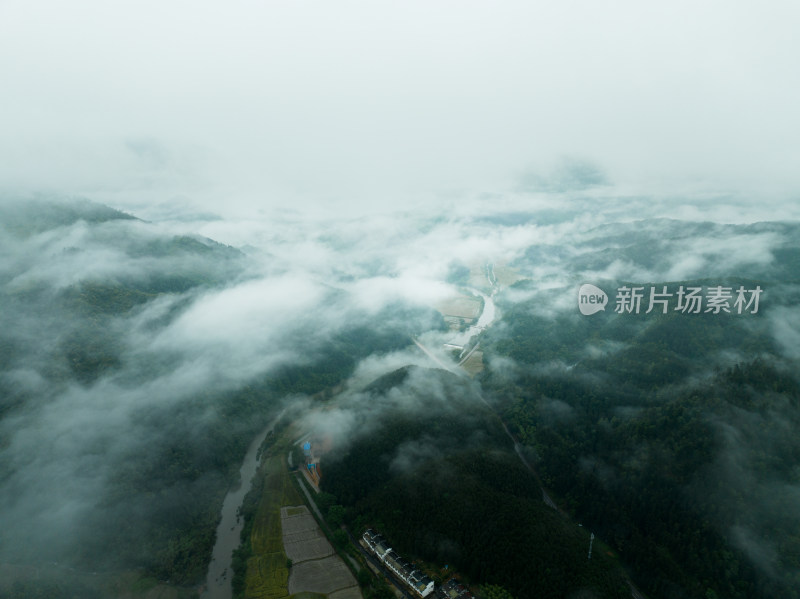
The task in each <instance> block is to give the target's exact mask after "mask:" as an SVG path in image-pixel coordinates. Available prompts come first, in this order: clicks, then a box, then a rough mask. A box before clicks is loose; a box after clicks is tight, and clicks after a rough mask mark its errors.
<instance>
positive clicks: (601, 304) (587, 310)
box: [578, 283, 608, 316]
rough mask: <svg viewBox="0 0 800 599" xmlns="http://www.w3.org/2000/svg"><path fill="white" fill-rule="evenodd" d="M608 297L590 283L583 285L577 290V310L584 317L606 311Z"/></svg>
mask: <svg viewBox="0 0 800 599" xmlns="http://www.w3.org/2000/svg"><path fill="white" fill-rule="evenodd" d="M606 304H608V296H607V295H606V292H605V291H603V290H602V289H600V288H599V287H595V286H594V285H592V284H591V283H584V284H583V285H581V288H580V289H579V290H578V310H580V311H581V314H583V315H584V316H590V315H591V314H594V313H595V312H599V311H600V310H605V309H606Z"/></svg>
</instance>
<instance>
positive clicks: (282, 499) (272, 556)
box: [245, 452, 303, 599]
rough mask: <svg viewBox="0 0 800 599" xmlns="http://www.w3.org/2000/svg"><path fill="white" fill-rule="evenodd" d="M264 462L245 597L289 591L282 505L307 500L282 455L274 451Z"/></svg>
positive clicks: (275, 597) (271, 598)
mask: <svg viewBox="0 0 800 599" xmlns="http://www.w3.org/2000/svg"><path fill="white" fill-rule="evenodd" d="M263 459H264V462H263V464H262V466H261V468H262V469H263V472H262V475H263V476H264V491H263V493H262V495H261V501H260V503H259V506H258V511H257V512H256V517H255V521H254V522H253V531H252V533H251V536H250V543H251V545H252V548H253V556H252V557H251V558H250V559H248V560H247V575H246V578H245V597H246V598H247V599H280V598H281V597H287V596H288V595H289V587H288V583H289V568H288V561H287V558H286V553H285V552H284V550H283V540H282V538H281V506H285V505H298V504H301V503H303V500H302V498H301V497H300V495H299V494H298V492H297V489H295V487H294V485H293V484H292V481H291V479H290V474H289V473H288V471H287V470H286V466H285V464H284V461H283V459H282V457H281V456H280V455H274V454H273V453H272V452H270V454H269V455H267V456H264V458H263Z"/></svg>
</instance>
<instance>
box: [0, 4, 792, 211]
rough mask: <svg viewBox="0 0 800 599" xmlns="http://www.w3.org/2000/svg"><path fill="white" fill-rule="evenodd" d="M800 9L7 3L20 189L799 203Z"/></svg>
mask: <svg viewBox="0 0 800 599" xmlns="http://www.w3.org/2000/svg"><path fill="white" fill-rule="evenodd" d="M799 28H800V4H798V3H797V2H794V1H774V2H770V3H767V4H765V3H760V4H757V3H755V2H744V1H734V2H731V1H706V2H683V1H677V2H669V3H655V2H641V1H636V2H634V1H630V2H627V1H614V2H600V1H564V2H530V1H527V0H526V1H521V2H464V1H458V2H455V1H453V2H450V1H447V2H442V1H431V0H426V1H409V0H404V1H402V2H374V1H373V2H348V1H336V2H333V1H324V2H323V1H291V2H290V1H284V2H264V1H259V2H256V1H253V2H248V1H243V0H237V1H229V2H224V3H223V2H207V1H197V0H194V1H191V2H190V1H186V2H163V1H161V2H155V1H151V0H137V1H136V2H111V1H107V0H103V1H89V0H74V1H72V2H60V1H32V0H24V1H17V0H0V85H1V86H2V92H1V93H0V106H1V107H2V110H0V186H2V187H4V188H6V189H12V190H37V189H38V190H54V191H59V192H64V193H76V194H85V195H89V196H90V197H93V198H95V199H100V200H102V199H103V198H104V195H105V196H109V197H110V196H112V195H113V194H115V193H117V194H126V193H127V194H131V195H136V194H146V193H151V194H155V195H159V196H160V197H162V198H169V197H174V196H183V197H189V198H192V199H202V201H203V202H205V206H207V207H210V208H212V209H215V210H219V211H224V210H226V209H230V208H231V207H245V208H248V209H249V208H253V207H254V206H273V205H276V204H280V203H282V202H285V201H288V200H291V201H294V200H296V199H299V198H304V199H307V200H309V201H311V202H314V203H317V204H318V205H322V203H325V204H327V205H330V203H331V202H332V201H338V202H344V201H350V202H352V201H353V200H354V199H355V202H357V203H361V202H366V201H372V202H377V203H378V204H381V203H386V204H387V205H391V203H392V202H396V201H397V199H398V198H402V197H406V198H409V197H412V196H415V195H416V196H419V195H421V194H438V195H446V194H451V195H452V194H458V193H479V192H482V191H502V190H507V189H508V190H510V189H513V188H514V187H515V185H517V183H516V182H517V181H519V179H520V177H522V176H523V175H524V174H525V173H530V172H534V173H546V172H548V171H549V169H552V168H553V165H554V164H556V163H557V161H558V160H560V159H562V158H563V157H565V156H567V157H572V158H577V159H581V160H586V161H590V162H592V163H594V164H596V165H597V166H598V167H599V168H600V169H601V170H602V171H603V172H605V173H606V175H607V177H608V179H609V180H610V181H612V182H613V183H615V184H619V185H633V186H639V187H640V188H641V187H645V188H646V187H648V186H652V188H653V189H656V188H662V187H666V188H669V187H670V186H675V187H676V188H677V187H680V186H686V185H689V186H693V185H694V186H697V187H698V188H703V189H719V190H725V191H738V192H746V193H750V192H753V191H755V192H757V193H764V194H776V195H782V196H783V197H784V198H785V197H786V196H787V194H788V195H789V196H793V197H797V194H796V193H795V192H797V191H798V190H800V168H797V166H798V165H800V139H798V137H799V136H800V133H798V132H800V110H798V109H797V107H798V106H800V69H798V66H797V60H798V57H800V36H798V35H797V31H798V30H799Z"/></svg>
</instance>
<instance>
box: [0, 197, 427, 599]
mask: <svg viewBox="0 0 800 599" xmlns="http://www.w3.org/2000/svg"><path fill="white" fill-rule="evenodd" d="M0 215H2V218H0V306H2V310H0V504H2V505H3V506H4V507H3V510H2V511H0V567H2V568H11V570H9V571H10V572H12V573H13V575H9V577H7V578H6V579H5V580H4V581H0V592H2V591H4V590H7V589H6V586H4V585H11V584H12V582H14V576H20V577H21V579H20V580H19V581H18V582H19V583H20V584H22V585H23V587H21V588H23V589H24V591H25V592H26V593H28V594H29V595H30V596H35V595H36V593H39V591H41V592H44V591H43V590H42V589H49V590H48V591H47V592H48V593H50V595H49V596H55V597H59V596H64V597H72V596H75V593H73V592H72V590H70V589H69V588H62V587H60V586H58V585H61V584H62V582H61V579H60V578H59V577H58V576H57V574H58V573H57V572H55V573H52V572H49V570H48V569H47V568H45V567H44V566H45V564H47V563H52V562H58V563H59V564H61V565H63V567H64V568H68V567H69V568H74V569H75V570H74V571H75V572H76V576H79V575H81V574H80V573H84V572H88V573H91V572H93V571H100V572H102V573H106V574H108V573H117V572H119V573H124V572H131V571H135V572H138V573H140V575H142V576H144V577H146V578H148V579H152V580H159V581H169V582H170V583H171V584H177V585H197V584H199V583H200V582H201V581H202V580H203V578H204V576H205V572H206V568H207V564H208V560H209V559H210V552H211V547H212V545H213V542H214V531H215V528H216V525H217V522H218V519H219V513H220V512H219V510H220V506H221V503H222V499H223V496H224V494H225V492H226V491H227V490H228V488H229V487H230V486H231V485H234V484H238V481H237V479H236V477H237V473H238V467H239V465H240V463H241V460H242V458H243V456H244V453H245V450H246V448H247V446H248V444H249V443H250V442H251V441H252V439H253V438H254V436H255V435H256V434H257V433H258V432H259V431H261V430H262V429H263V427H264V426H265V425H266V423H267V422H269V421H270V419H271V418H272V417H273V416H274V414H275V413H276V412H277V411H278V410H279V409H280V408H281V407H282V406H283V405H284V404H285V402H286V401H288V400H287V399H286V398H293V399H298V401H299V404H300V405H303V401H302V400H307V401H313V400H312V399H311V398H310V397H309V396H311V395H313V396H314V399H316V400H317V401H319V400H321V399H324V394H322V393H320V392H321V391H324V390H326V389H329V388H330V387H332V386H334V385H336V384H339V383H341V382H342V381H343V380H345V379H346V378H347V377H348V376H350V375H351V374H352V373H353V371H354V369H355V367H356V364H357V363H358V361H359V360H360V359H362V358H364V357H366V356H368V355H371V354H376V355H380V354H382V353H384V352H389V351H393V350H397V349H399V348H402V347H405V346H407V345H408V344H409V343H410V336H411V335H412V334H418V333H419V331H420V330H427V328H437V327H441V326H443V322H442V320H441V317H440V316H438V315H437V314H436V313H435V312H434V311H433V310H420V309H419V308H416V307H413V306H409V305H406V304H403V303H402V302H398V303H395V304H387V305H385V306H378V307H376V308H375V309H374V310H371V311H365V310H353V309H351V308H350V304H351V303H352V302H351V301H350V298H349V295H348V293H347V291H346V290H342V289H336V288H333V287H330V286H325V285H316V284H312V283H309V282H307V280H305V279H301V278H300V277H298V276H297V275H296V274H295V273H292V272H289V271H288V268H289V267H288V266H285V265H281V264H278V263H270V262H269V257H268V256H267V258H266V259H263V260H262V259H259V261H255V260H254V259H253V258H251V257H250V256H247V255H245V254H244V253H242V252H240V251H239V250H237V249H235V248H233V247H229V246H226V245H223V244H220V243H217V242H215V241H212V240H210V239H207V238H204V237H201V236H199V235H191V236H187V235H185V234H182V233H180V234H172V233H170V232H169V229H168V228H165V226H156V225H153V224H151V223H147V222H144V221H142V220H139V219H137V218H134V217H132V216H130V215H126V214H124V213H121V212H119V211H116V210H113V209H111V208H108V207H105V206H101V205H97V204H93V203H90V202H80V201H79V202H74V201H71V200H63V201H62V200H52V201H51V200H41V201H28V200H24V201H20V202H11V201H4V202H3V203H2V204H0ZM276 298H277V299H276ZM286 306H289V307H288V308H287V307H286ZM32 568H33V569H32ZM50 570H52V569H50ZM4 571H5V570H4ZM26 576H27V577H28V578H26ZM86 580H88V581H89V582H86V581H84V582H85V583H86V584H88V585H89V586H88V587H87V586H86V585H85V584H84V583H81V584H83V586H80V588H81V589H84V588H93V587H91V584H94V583H92V580H93V579H92V578H91V577H90V576H89V575H87V578H86ZM126 580H127V579H126ZM37 581H39V582H37ZM54 581H55V582H54ZM51 583H52V584H51ZM56 583H58V584H57V585H56V586H53V584H56ZM37 584H40V586H36V585H37ZM64 584H66V583H64ZM41 585H44V586H41ZM55 588H58V589H61V590H60V591H59V593H61V591H63V593H61V594H59V593H56V592H55V591H53V589H55ZM37 589H38V590H37ZM81 592H82V591H81ZM120 592H122V591H120ZM40 594H41V593H40ZM78 594H80V593H78ZM101 594H102V593H101Z"/></svg>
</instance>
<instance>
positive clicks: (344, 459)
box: [322, 368, 630, 598]
mask: <svg viewBox="0 0 800 599" xmlns="http://www.w3.org/2000/svg"><path fill="white" fill-rule="evenodd" d="M406 379H412V381H411V384H410V385H407V384H406ZM426 388H428V389H429V391H428V393H426V392H425V389H426ZM355 401H357V402H358V403H359V404H361V403H364V404H365V407H364V409H369V410H371V412H372V414H371V418H370V422H371V425H370V426H371V428H370V431H369V433H367V434H363V435H357V436H356V438H355V439H353V440H352V442H350V443H347V444H346V446H345V447H340V448H339V449H337V450H334V452H332V453H331V454H330V455H327V456H326V459H325V467H324V472H325V474H324V476H323V478H322V488H323V490H324V491H325V492H327V493H330V494H332V495H333V496H335V498H336V501H338V502H340V503H341V504H342V505H344V506H345V508H346V510H345V518H346V520H347V522H348V523H349V524H350V525H351V527H352V528H353V529H354V531H356V532H360V531H361V530H362V529H364V528H366V527H372V528H376V529H379V530H380V531H382V532H383V533H384V534H385V535H386V536H387V538H388V539H390V541H391V543H392V545H393V546H394V547H396V548H397V550H398V551H399V552H400V553H401V554H402V555H404V556H408V557H409V558H411V559H421V560H424V561H426V562H429V563H431V564H434V565H435V566H436V567H437V568H439V569H441V568H443V567H444V566H445V565H449V567H450V568H452V569H455V570H457V571H459V572H461V573H462V574H464V575H465V576H466V577H467V579H468V580H470V581H471V582H472V583H473V584H496V585H500V586H503V587H505V588H507V589H508V590H509V591H510V592H511V593H512V595H513V596H515V597H520V598H523V597H565V596H568V595H569V594H570V593H574V592H578V591H580V590H584V591H587V590H593V591H595V592H597V593H599V594H600V596H603V597H625V596H627V595H629V594H630V593H629V591H628V590H627V589H628V587H627V585H626V583H625V580H624V577H623V575H622V572H621V570H620V567H619V564H618V563H617V562H616V560H615V559H613V558H612V557H611V556H610V555H609V554H608V553H607V552H606V551H603V550H598V551H597V552H596V553H595V555H594V557H593V558H592V560H591V561H589V560H588V559H587V549H588V542H589V533H588V531H587V530H586V529H582V528H579V527H577V526H576V525H574V524H572V523H570V522H568V521H567V520H566V519H565V518H564V517H563V516H561V515H560V514H559V513H558V512H556V511H554V510H552V509H551V508H548V507H547V506H545V504H544V503H543V502H542V492H541V488H540V487H539V486H538V484H537V482H536V480H535V478H534V476H533V475H532V473H531V472H529V471H528V470H527V469H526V468H525V466H524V465H523V463H522V462H521V461H520V459H519V458H518V456H517V455H516V454H515V453H514V449H513V444H512V442H511V440H510V439H509V437H508V436H507V434H506V433H505V431H504V430H503V427H502V424H501V422H500V420H499V419H498V418H497V417H496V416H495V415H494V414H493V413H492V411H491V410H490V409H489V407H488V406H487V405H486V404H484V403H483V402H482V401H481V399H480V396H479V390H478V389H477V388H476V387H475V386H473V385H471V384H469V383H467V382H465V381H463V380H461V379H459V378H458V377H456V376H455V375H453V374H450V373H447V372H445V371H441V370H437V371H429V370H421V369H417V368H410V369H403V370H400V371H397V372H395V373H392V374H390V375H387V376H385V377H383V378H382V379H379V380H378V381H376V382H375V383H374V384H373V385H371V386H370V387H369V388H368V390H367V391H366V395H364V396H359V397H358V399H357V400H355ZM420 403H421V404H423V405H424V406H425V407H424V409H419V406H420ZM344 405H345V406H347V405H348V404H347V400H344ZM442 572H443V570H442Z"/></svg>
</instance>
